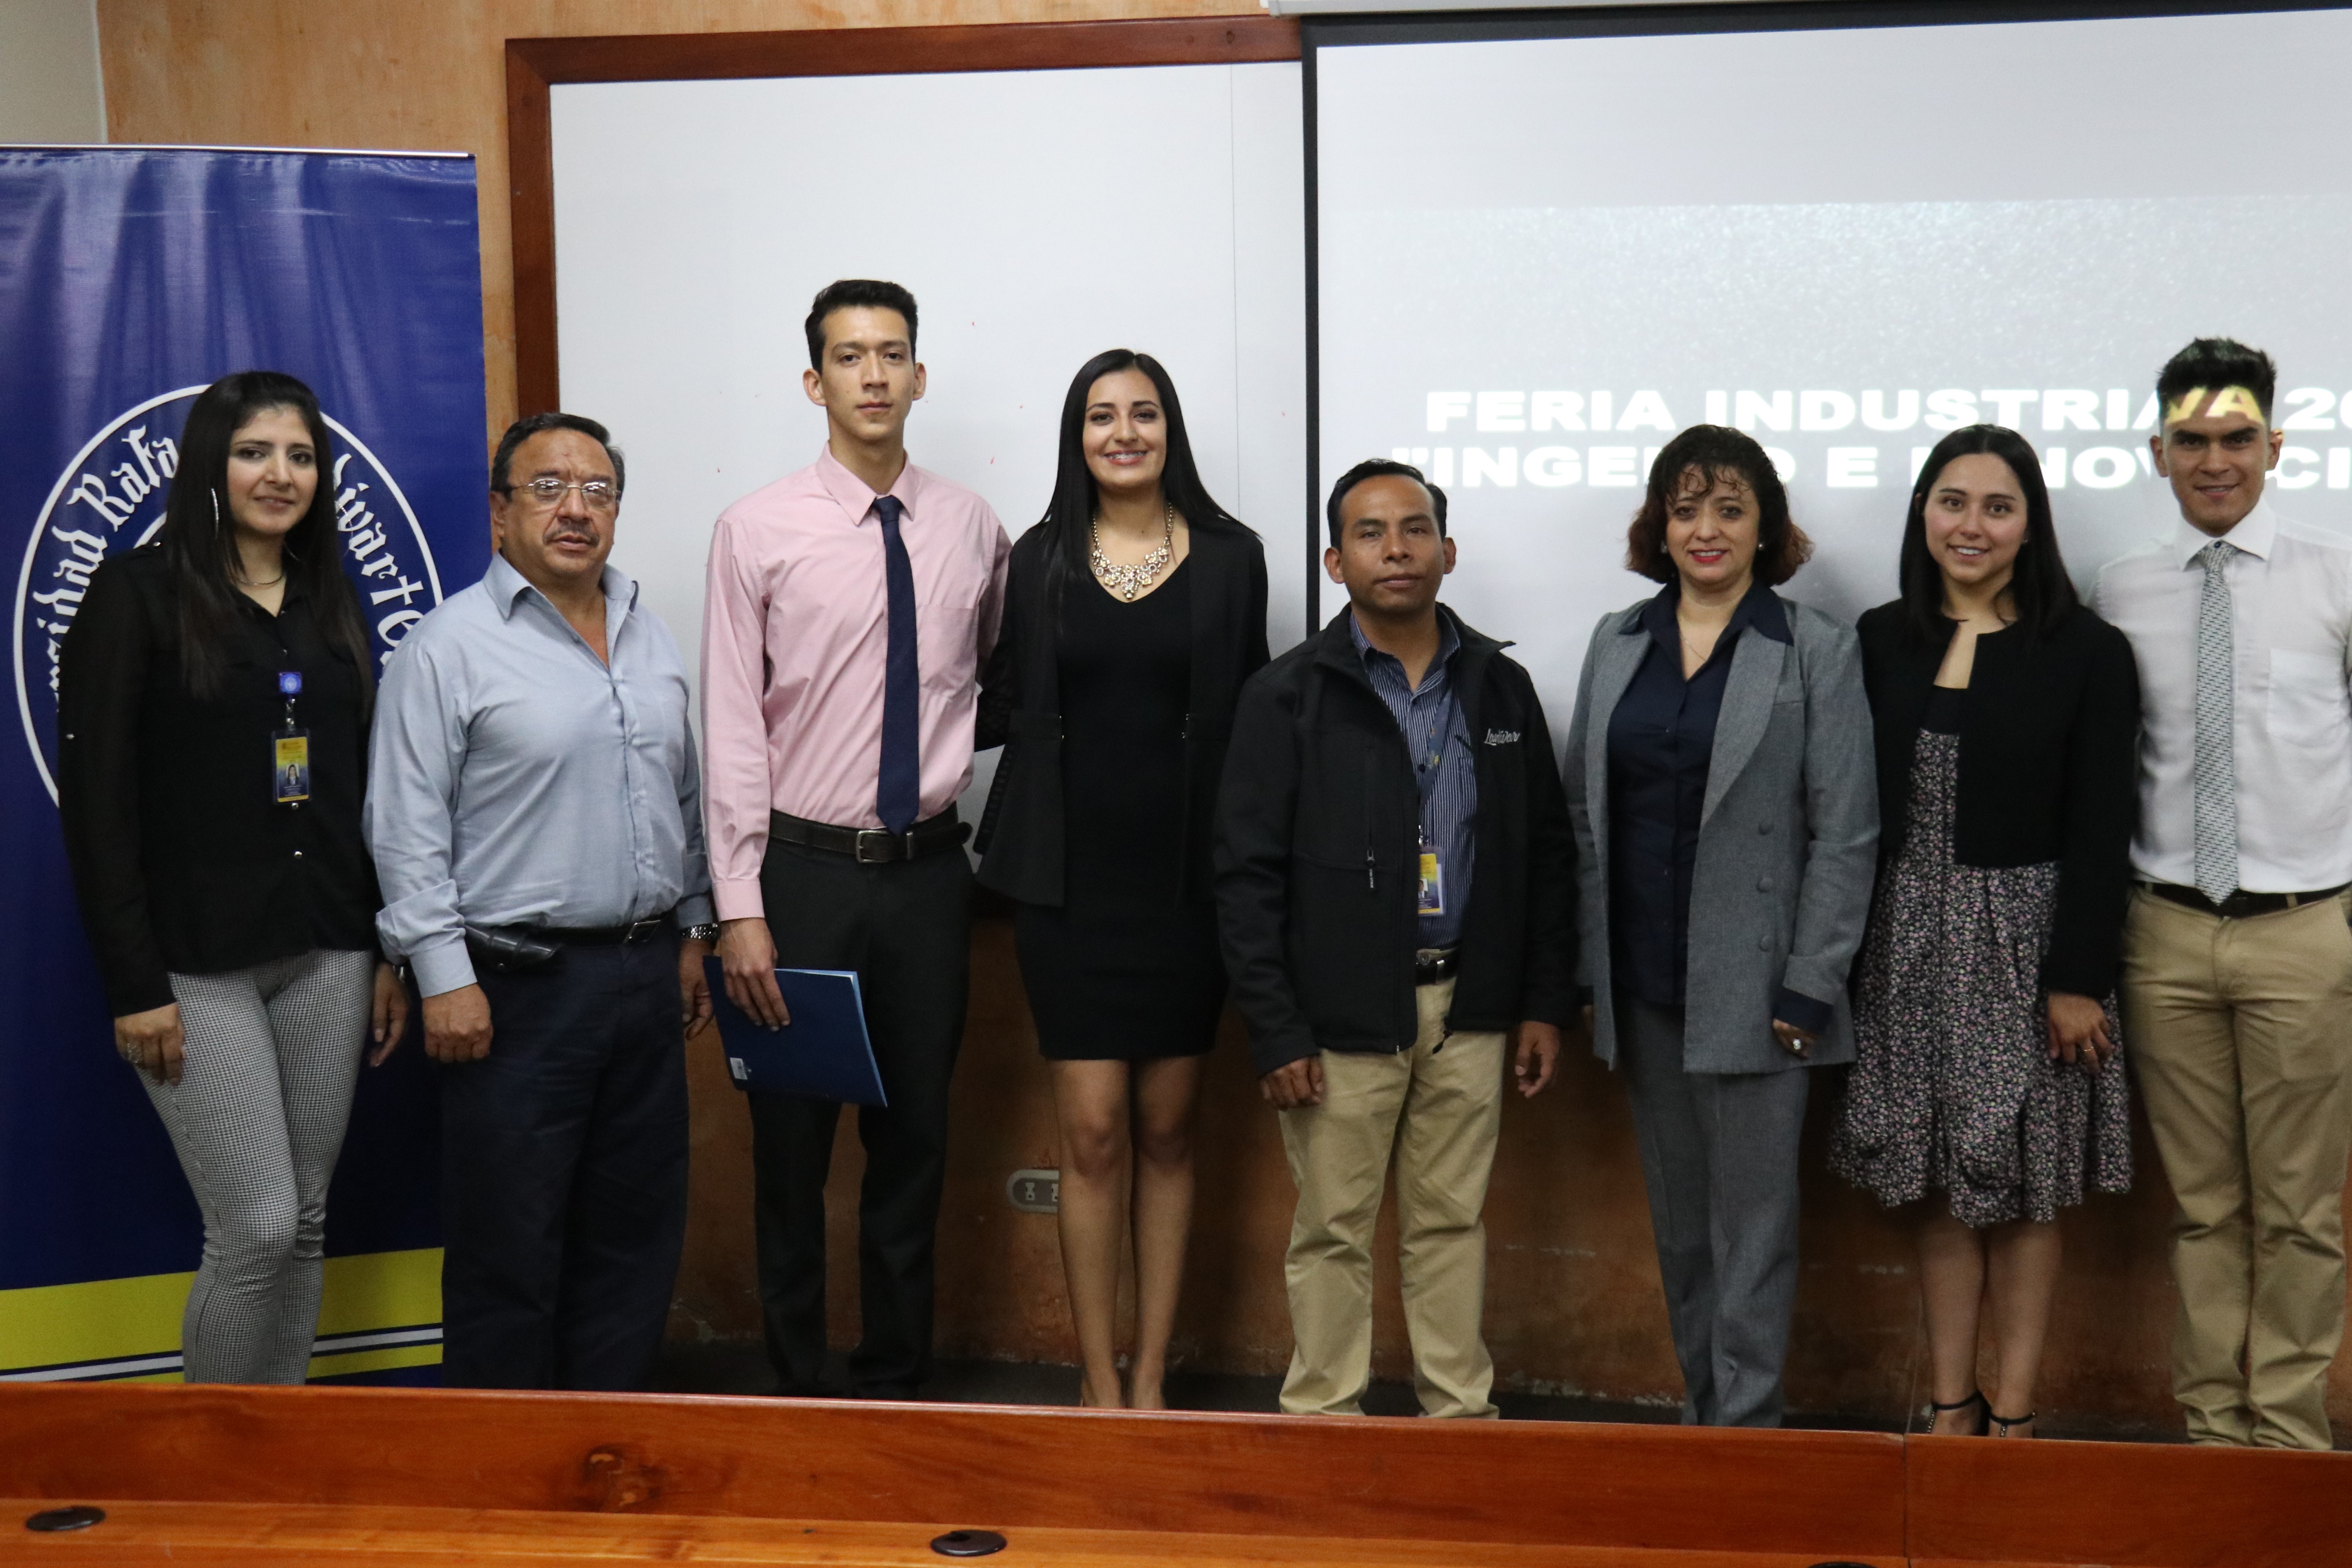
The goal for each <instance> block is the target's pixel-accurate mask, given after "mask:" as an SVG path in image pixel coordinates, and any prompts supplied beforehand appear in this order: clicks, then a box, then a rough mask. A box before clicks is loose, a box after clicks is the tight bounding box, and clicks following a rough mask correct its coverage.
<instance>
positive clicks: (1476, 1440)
mask: <svg viewBox="0 0 2352 1568" xmlns="http://www.w3.org/2000/svg"><path fill="white" fill-rule="evenodd" d="M64 1504H89V1505H94V1506H96V1507H99V1508H102V1509H104V1510H106V1518H105V1520H104V1521H103V1522H101V1523H99V1524H97V1525H94V1526H92V1527H90V1528H89V1529H86V1530H80V1531H72V1532H68V1533H57V1534H43V1533H36V1532H33V1531H28V1530H26V1528H24V1525H23V1522H22V1521H24V1520H25V1519H26V1517H27V1516H29V1515H31V1514H33V1513H34V1512H36V1511H37V1510H44V1509H51V1508H55V1507H58V1506H59V1505H64ZM957 1529H976V1530H989V1531H997V1532H999V1533H1001V1534H1002V1535H1003V1537H1004V1538H1005V1540H1006V1542H1007V1544H1006V1545H1005V1547H1004V1549H1003V1551H1002V1552H998V1553H996V1554H995V1555H993V1556H992V1557H989V1558H985V1559H982V1561H983V1562H984V1563H987V1565H988V1568H1137V1565H1141V1564H1151V1563H1171V1564H1178V1565H1181V1568H1232V1565H1241V1564H1249V1565H1265V1568H1276V1565H1292V1564H1296V1565H1298V1568H1339V1565H1341V1564H1346V1565H1349V1568H1473V1565H1476V1568H1811V1565H1812V1564H1816V1563H1859V1564H1866V1565H1868V1568H1895V1565H1897V1564H1905V1563H1919V1564H1922V1565H1926V1564H1935V1565H1937V1568H1958V1565H1960V1564H2006V1565H2010V1568H2022V1565H2028V1564H2030V1565H2032V1568H2047V1565H2053V1564H2062V1563H2063V1564H2089V1563H2100V1564H2107V1565H2110V1568H2289V1565H2290V1564H2292V1565H2294V1568H2306V1565H2312V1564H2352V1455H2328V1454H2270V1453H2263V1454H2256V1453H2242V1452H2218V1451H2214V1450H2207V1449H2188V1448H2179V1447H2147V1446H2140V1445H2122V1444H2104V1443H2054V1442H2051V1443H2017V1444H2009V1443H1995V1442H1988V1441H1984V1440H1967V1439H1955V1438H1910V1439H1905V1438H1901V1437H1894V1436H1881V1435H1876V1434H1870V1433H1843V1432H1721V1431H1696V1430H1685V1429H1681V1428H1676V1427H1664V1426H1599V1425H1580V1424H1574V1423H1565V1422H1560V1423H1555V1422H1508V1423H1505V1422H1475V1423H1450V1422H1436V1421H1423V1420H1397V1419H1389V1420H1381V1419H1360V1420H1307V1419H1293V1418H1286V1417H1279V1416H1236V1415H1183V1414H1178V1415H1127V1414H1120V1413H1114V1412H1095V1411H1077V1410H1008V1409H989V1408H979V1407H973V1406H962V1405H865V1404H846V1403H833V1402H810V1401H791V1400H761V1399H715V1398H684V1397H675V1396H657V1395H586V1394H481V1393H470V1392H467V1393H460V1392H447V1393H443V1392H432V1391H422V1390H410V1389H254V1388H223V1387H196V1388H168V1387H128V1386H106V1385H97V1386H91V1385H56V1384H49V1385H21V1384H19V1385H7V1384H0V1563H19V1562H26V1563H93V1564H95V1563H109V1564H111V1563H164V1562H169V1563H205V1564H210V1563H257V1564H272V1563H327V1564H336V1565H344V1564H362V1563H366V1564H402V1565H415V1568H424V1565H426V1564H436V1563H494V1564H518V1565H520V1564H526V1563H536V1564H549V1563H591V1562H637V1561H646V1562H685V1563H802V1564H819V1563H822V1564H836V1565H843V1568H854V1565H864V1564H873V1565H877V1568H879V1565H891V1568H940V1565H941V1564H944V1563H950V1562H951V1561H953V1560H952V1559H950V1558H948V1557H944V1556H941V1555H940V1554H938V1553H936V1552H934V1551H933V1550H932V1546H931V1542H932V1541H933V1539H934V1538H935V1537H937V1536H940V1535H941V1534H943V1533H944V1532H946V1531H952V1530H957Z"/></svg>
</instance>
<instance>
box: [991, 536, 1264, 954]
mask: <svg viewBox="0 0 2352 1568" xmlns="http://www.w3.org/2000/svg"><path fill="white" fill-rule="evenodd" d="M1049 564H1050V560H1049V557H1048V556H1047V554H1046V550H1045V530H1044V529H1042V528H1033V529H1031V530H1029V531H1027V532H1026V533H1024V534H1023V535H1022V536H1021V537H1020V539H1019V540H1017V541H1016V542H1014V543H1013V559H1012V562H1011V563H1010V564H1009V566H1008V567H1007V568H1006V577H1005V589H1004V629H1003V632H1002V633H1001V634H1000V635H999V636H998V638H997V643H996V647H995V650H994V651H993V652H992V654H991V655H990V656H989V661H988V669H987V671H986V673H985V675H984V676H983V678H982V682H981V693H980V718H979V733H978V736H977V741H976V743H977V745H978V747H979V749H981V750H982V751H985V750H987V749H988V748H989V747H991V746H999V745H1001V746H1003V748H1004V755H1003V757H1002V758H1001V759H999V760H998V762H997V764H996V779H995V782H994V783H993V784H991V785H990V786H989V791H988V806H987V808H986V809H985V810H984V811H983V812H982V814H981V819H980V835H979V837H978V839H977V841H976V847H977V848H978V849H979V850H980V854H981V860H980V873H979V875H980V883H981V886H982V887H984V888H992V889H995V890H996V891H998V892H1000V893H1003V894H1004V895H1005V896H1006V897H1008V898H1012V899H1017V900H1020V901H1021V902H1023V903H1024V904H1050V905H1055V906H1057V907H1058V906H1059V905H1060V904H1061V902H1062V889H1063V879H1062V872H1063V862H1062V856H1063V849H1064V845H1063V837H1062V826H1063V815H1062V679H1061V665H1060V644H1061V637H1060V619H1059V616H1058V614H1057V612H1056V610H1055V605H1053V604H1052V603H1051V602H1050V595H1048V593H1047V589H1048V586H1049V584H1048V582H1047V575H1048V574H1047V572H1046V568H1047V566H1048V565H1049ZM1185 568H1186V570H1188V571H1190V572H1191V573H1192V691H1191V695H1190V696H1189V697H1188V699H1187V700H1186V702H1185V711H1184V781H1185V789H1184V795H1185V802H1186V804H1185V808H1184V821H1183V823H1182V825H1181V831H1182V833H1183V835H1184V847H1183V866H1184V878H1183V883H1182V887H1181V892H1180V895H1179V896H1180V897H1181V898H1182V899H1184V900H1202V899H1206V898H1208V897H1209V880H1210V870H1209V850H1210V845H1211V843H1212V841H1213V837H1214V825H1215V820H1216V802H1217V779H1218V776H1219V775H1220V774H1221V773H1223V771H1224V766H1225V747H1226V744H1227V742H1229V741H1230V740H1231V738H1232V736H1233V727H1234V702H1235V701H1236V700H1238V699H1239V697H1240V695H1241V689H1242V682H1243V681H1244V680H1247V679H1249V678H1250V677H1251V676H1252V675H1253V674H1255V672H1256V671H1257V670H1258V669H1259V668H1260V667H1262V666H1263V665H1264V664H1265V660H1266V651H1265V549H1264V548H1263V547H1262V546H1261V545H1260V544H1259V543H1258V541H1257V536H1256V535H1255V534H1253V533H1250V532H1247V531H1242V530H1237V529H1234V528H1231V527H1226V528H1215V529H1209V528H1195V529H1193V530H1192V544H1191V553H1190V554H1189V555H1188V556H1187V557H1186V560H1185Z"/></svg>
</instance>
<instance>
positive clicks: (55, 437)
mask: <svg viewBox="0 0 2352 1568" xmlns="http://www.w3.org/2000/svg"><path fill="white" fill-rule="evenodd" d="M475 210H476V209H475V189H474V163H473V160H472V159H471V158H470V157H464V156H438V155H432V154H413V153H279V152H252V151H225V150H212V149H194V148H120V149H117V148H80V149H37V148H0V344H5V353H0V550H5V555H0V559H5V561H6V562H7V563H9V564H10V565H11V566H13V567H14V568H15V572H14V576H13V578H12V579H10V581H11V582H12V584H13V586H14V589H15V595H16V596H15V599H14V602H13V603H14V612H15V618H14V623H13V624H14V634H15V635H14V637H13V638H12V640H11V641H10V644H9V660H10V665H11V674H12V676H13V678H14V679H13V681H12V685H11V689H10V693H9V695H10V697H11V699H12V700H13V702H14V708H15V711H14V714H13V716H12V717H11V718H10V719H9V721H7V723H6V725H5V730H6V731H7V733H6V734H5V735H0V824H5V827H0V843H5V850H6V852H5V854H0V1378H15V1379H25V1378H36V1379H59V1378H121V1379H147V1380H151V1381H158V1382H176V1381H178V1379H179V1376H180V1355H179V1350H180V1312H181V1308H182V1304H183V1303H184V1300H186V1296H187V1289H188V1284H189V1280H190V1278H191V1275H192V1273H193V1271H194V1268H195V1266H196V1262H197V1258H198V1256H199V1252H200V1245H201V1237H202V1226H201V1225H200V1222H199V1219H198V1215H197V1212H196V1205H195V1202H194V1198H193V1197H192V1196H191V1195H190V1193H189V1189H188V1184H187V1182H186V1181H185V1179H184V1177H183V1176H182V1175H181V1173H180V1169H179V1165H178V1163H177V1162H176V1161H175V1160H174V1159H173V1153H172V1149H171V1145H170V1143H169V1142H167V1140H166V1139H165V1137H164V1134H163V1126H162V1124H161V1123H160V1122H159V1121H157V1119H156V1116H155V1113H154V1110H152V1107H150V1105H149V1104H148V1101H147V1099H146V1096H145V1095H144V1093H143V1092H142V1090H141V1089H140V1087H139V1085H138V1083H137V1081H136V1080H135V1078H134V1069H133V1068H131V1067H129V1066H127V1065H126V1064H124V1063H123V1062H122V1061H121V1060H120V1059H119V1058H117V1057H116V1056H115V1054H114V1051H113V1046H112V1041H113V1035H112V1029H111V1026H110V1020H109V1018H108V1016H107V1010H106V1006H105V1004H104V1002H103V999H102V996H101V994H100V988H99V980H98V972H97V968H96V965H95V963H93V961H92V959H91V956H90V952H89V945H88V943H87V942H86V941H85V939H84V937H83V935H82V928H81V921H80V918H79V913H78V911H77V910H76V908H75V903H74V893H73V885H72V881H71V879H70V878H69V876H68V872H67V868H66V858H65V850H64V847H63V844H62V842H61V841H60V838H59V835H58V810H57V786H56V777H57V739H58V737H57V668H58V643H59V641H60V640H61V639H62V637H64V635H65V633H66V631H67V629H68V627H70V626H72V625H73V617H74V611H75V607H76V606H77V605H78V604H79V602H80V599H81V595H82V592H83V590H84V589H85V588H86V587H87V586H88V584H89V574H90V573H91V572H92V571H94V570H95V569H96V568H97V567H98V566H99V564H100V563H102V562H104V561H105V560H107V559H108V558H109V557H110V556H111V555H114V554H116V553H119V552H122V551H126V550H129V549H131V548H132V547H133V546H135V545H137V544H139V543H141V542H143V541H145V540H146V539H147V538H148V537H150V536H151V535H152V533H153V532H154V531H155V530H156V529H157V528H158V527H159V526H160V525H161V523H162V521H163V500H164V496H165V493H166V490H167V487H168V486H169V484H170V481H171V478H172V473H173V467H174V466H175V463H176V460H177V458H178V438H179V435H180V430H181V427H182V426H183V424H184V422H185V420H186V418H187V413H188V408H189V405H191V404H192V403H193V402H194V399H195V396H196V394H197V393H199V392H201V391H202V390H203V389H204V388H205V386H206V385H207V384H210V383H211V382H213V381H215V380H217V379H219V378H220V377H221V376H223V375H226V374H230V373H232V372H235V371H240V370H252V369H266V370H278V371H284V372H286V373H288V374H291V375H295V376H299V377H300V378H301V379H302V380H303V381H305V382H307V383H309V384H310V386H311V388H312V389H313V390H315V391H316V392H317V393H318V395H319V402H320V405H321V407H322V408H323V409H324V411H325V413H326V416H327V422H328V426H329V428H330V429H331V431H332V432H333V435H334V442H335V451H334V454H333V480H334V485H335V498H336V508H337V510H336V519H337V522H338V525H339V527H340V528H341V540H342V544H343V550H344V564H345V565H346V567H347V568H348V569H349V570H350V572H351V574H352V582H353V583H354V584H356V585H357V586H358V588H359V590H360V602H361V604H362V607H363V609H364V610H365V613H366V616H367V619H368V622H369V625H370V626H371V628H372V630H373V637H374V641H375V647H376V651H377V653H378V654H379V656H380V658H381V657H389V655H390V653H391V650H392V649H393V648H394V647H396V646H398V644H399V642H400V639H401V637H403V636H404V635H405V634H406V633H407V631H408V629H409V628H410V627H411V626H415V624H416V623H417V621H418V620H419V619H421V618H422V617H423V616H424V615H425V612H426V611H428V610H430V609H431V608H432V607H433V606H434V605H436V604H438V603H439V602H440V600H441V598H442V595H444V594H445V593H451V592H455V591H456V590H457V589H458V588H462V587H464V586H466V585H467V584H470V583H472V582H474V581H475V580H476V579H477V578H478V577H479V576H480V575H481V573H482V568H483V567H484V565H485V564H487V563H488V519H487V515H486V507H485V502H484V499H483V498H484V492H485V489H486V487H487V483H488V474H487V464H486V461H485V458H484V453H483V429H484V425H485V422H486V416H485V413H484V409H483V390H482V308H481V298H482V297H481V257H480V243H479V237H478V233H477V227H476V219H475ZM437 1163H438V1161H437V1157H436V1125H435V1116H434V1098H433V1083H432V1078H431V1073H430V1069H429V1068H428V1067H427V1065H426V1063H425V1060H424V1058H423V1053H422V1052H421V1051H420V1050H419V1049H418V1047H417V1045H416V1042H415V1039H414V1038H413V1037H412V1038H411V1039H410V1040H409V1041H408V1042H407V1043H405V1044H404V1046H403V1047H402V1048H401V1049H400V1051H398V1052H397V1053H395V1054H394V1057H393V1058H392V1059H391V1061H390V1062H388V1063H387V1064H386V1065H385V1066H384V1067H383V1068H377V1069H374V1070H372V1071H369V1070H363V1071H362V1075H361V1083H360V1089H359V1099H358V1102H357V1104H356V1106H355V1107H354V1109H353V1114H352V1125H351V1132H350V1135H349V1137H348V1139H347V1140H346V1142H345V1143H344V1146H343V1154H342V1161H341V1164H340V1165H339V1166H338V1168H337V1171H336V1175H335V1182H334V1187H333V1191H332V1194H331V1199H330V1202H329V1205H328V1218H327V1243H326V1246H327V1253H328V1262H327V1290H326V1302H325V1305H324V1307H323V1309H322V1310H321V1312H320V1323H319V1335H320V1337H319V1342H318V1346H317V1350H316V1352H315V1354H314V1357H313V1360H312V1361H311V1363H310V1370H311V1375H312V1376H313V1377H334V1378H344V1379H362V1380H367V1381H399V1382H420V1381H424V1382H429V1381H433V1380H435V1379H436V1378H437V1376H438V1364H439V1362H440V1359H441V1347H440V1338H441V1331H440V1318H441V1306H440V1251H439V1247H438V1240H439V1237H438V1232H437V1224H436V1212H435V1191H436V1184H435V1173H436V1166H437Z"/></svg>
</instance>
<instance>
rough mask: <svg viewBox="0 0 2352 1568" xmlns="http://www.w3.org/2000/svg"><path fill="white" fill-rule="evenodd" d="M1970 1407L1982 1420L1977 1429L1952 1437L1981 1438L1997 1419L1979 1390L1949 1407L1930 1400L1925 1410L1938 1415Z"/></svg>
mask: <svg viewBox="0 0 2352 1568" xmlns="http://www.w3.org/2000/svg"><path fill="white" fill-rule="evenodd" d="M1970 1405H1974V1406H1975V1407H1976V1408H1977V1410H1978V1411H1979V1413H1980V1414H1981V1417H1982V1418H1981V1419H1980V1420H1979V1421H1978V1423H1977V1429H1976V1430H1975V1431H1974V1432H1964V1433H1956V1434H1954V1436H1968V1437H1981V1436H1984V1435H1985V1429H1986V1428H1987V1427H1988V1426H1990V1425H1991V1424H1992V1422H1994V1421H1995V1420H1997V1419H1999V1418H1998V1417H1997V1416H1995V1415H1993V1413H1992V1406H1991V1405H1989V1404H1987V1403H1986V1402H1985V1396H1984V1391H1983V1390H1982V1389H1979V1390H1978V1391H1977V1392H1976V1393H1974V1394H1969V1396H1968V1397H1967V1398H1966V1399H1960V1400H1955V1401H1954V1402H1953V1403H1951V1404H1949V1405H1938V1404H1937V1403H1936V1402H1935V1401H1934V1400H1932V1399H1931V1400H1929V1401H1928V1402H1927V1408H1928V1409H1930V1410H1932V1411H1934V1412H1935V1413H1936V1414H1937V1415H1942V1414H1944V1413H1945V1412H1946V1411H1949V1410H1966V1409H1968V1408H1969V1406H1970ZM2032 1419H2033V1417H2032V1416H2031V1415H2029V1416H2027V1417H2025V1420H2027V1421H2031V1420H2032ZM1928 1425H1929V1426H1934V1425H1935V1423H1934V1422H1933V1421H1930V1422H1929V1423H1928ZM2018 1425H2021V1426H2022V1425H2023V1423H2022V1422H2020V1423H2018Z"/></svg>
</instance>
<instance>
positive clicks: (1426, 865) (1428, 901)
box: [1415, 842, 1445, 915]
mask: <svg viewBox="0 0 2352 1568" xmlns="http://www.w3.org/2000/svg"><path fill="white" fill-rule="evenodd" d="M1415 912H1417V913H1420V914H1424V915H1442V914H1444V912H1445V858H1444V856H1443V855H1441V854H1439V853H1438V852H1437V851H1436V850H1435V849H1433V848H1432V847H1430V846H1429V845H1428V844H1427V843H1426V842H1424V843H1423V845H1422V847H1421V896H1420V900H1419V902H1418V904H1417V905H1416V906H1415Z"/></svg>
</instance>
